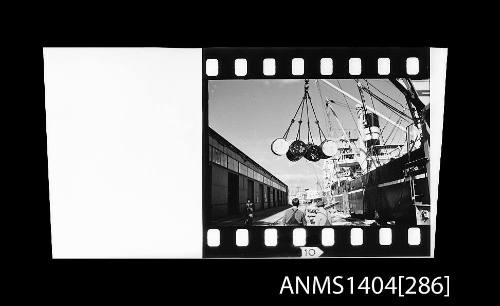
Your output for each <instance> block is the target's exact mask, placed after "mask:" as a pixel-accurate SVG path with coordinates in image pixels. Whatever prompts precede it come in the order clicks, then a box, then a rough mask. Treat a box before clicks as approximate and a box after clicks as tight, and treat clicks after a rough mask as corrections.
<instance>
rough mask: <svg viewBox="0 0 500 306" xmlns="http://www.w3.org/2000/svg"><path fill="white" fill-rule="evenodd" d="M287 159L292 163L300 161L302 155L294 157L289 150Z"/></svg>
mask: <svg viewBox="0 0 500 306" xmlns="http://www.w3.org/2000/svg"><path fill="white" fill-rule="evenodd" d="M286 158H288V160H290V161H293V162H296V161H298V160H299V159H301V158H302V156H301V155H294V154H293V153H292V152H291V151H290V150H288V151H287V152H286Z"/></svg>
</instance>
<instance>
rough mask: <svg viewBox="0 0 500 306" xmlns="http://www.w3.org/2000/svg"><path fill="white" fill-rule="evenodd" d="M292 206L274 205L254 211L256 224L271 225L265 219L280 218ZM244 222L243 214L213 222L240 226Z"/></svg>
mask: <svg viewBox="0 0 500 306" xmlns="http://www.w3.org/2000/svg"><path fill="white" fill-rule="evenodd" d="M290 207H291V206H281V207H273V208H268V209H265V210H259V211H256V212H255V213H254V225H271V224H269V223H268V222H269V221H263V220H273V219H275V218H279V216H280V215H282V214H284V212H285V210H287V209H288V208H290ZM269 218H271V219H269ZM244 223H245V218H244V217H243V216H239V217H233V218H225V219H221V220H216V221H213V222H212V224H215V225H232V226H240V225H244Z"/></svg>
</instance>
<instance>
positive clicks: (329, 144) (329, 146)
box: [320, 139, 338, 157]
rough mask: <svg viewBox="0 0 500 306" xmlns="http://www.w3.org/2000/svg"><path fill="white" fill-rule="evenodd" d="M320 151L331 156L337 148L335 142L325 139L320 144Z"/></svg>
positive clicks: (335, 152)
mask: <svg viewBox="0 0 500 306" xmlns="http://www.w3.org/2000/svg"><path fill="white" fill-rule="evenodd" d="M320 147H321V151H322V152H323V154H324V155H325V156H329V157H332V156H334V155H335V154H337V151H338V148H337V144H336V143H335V142H334V141H333V140H328V139H327V140H325V141H323V142H322V143H321V145H320Z"/></svg>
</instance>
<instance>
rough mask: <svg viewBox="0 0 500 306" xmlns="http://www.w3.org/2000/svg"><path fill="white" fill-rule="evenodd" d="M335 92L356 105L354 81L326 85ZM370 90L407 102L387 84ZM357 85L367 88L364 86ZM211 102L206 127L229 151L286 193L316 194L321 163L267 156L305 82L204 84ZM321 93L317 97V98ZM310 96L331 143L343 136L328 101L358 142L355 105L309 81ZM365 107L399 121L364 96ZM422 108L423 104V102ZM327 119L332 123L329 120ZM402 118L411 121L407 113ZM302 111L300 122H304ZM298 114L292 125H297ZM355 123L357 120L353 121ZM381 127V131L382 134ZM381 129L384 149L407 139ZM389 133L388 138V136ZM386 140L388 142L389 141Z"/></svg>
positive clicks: (293, 130)
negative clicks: (253, 163)
mask: <svg viewBox="0 0 500 306" xmlns="http://www.w3.org/2000/svg"><path fill="white" fill-rule="evenodd" d="M327 81H329V82H331V83H332V84H334V85H336V86H339V82H340V87H341V88H342V89H343V90H345V91H346V92H348V93H349V94H351V95H352V96H354V97H356V98H358V99H360V94H359V91H358V89H357V86H356V83H355V81H354V80H352V79H346V80H336V79H330V80H327ZM367 81H368V82H369V85H370V86H374V87H376V88H377V89H379V90H380V91H381V92H383V93H384V94H386V95H387V96H389V97H391V98H393V99H394V100H395V101H397V102H399V103H401V104H402V105H406V101H405V98H404V96H403V94H402V93H401V92H399V91H398V90H397V89H396V87H394V85H393V84H392V83H390V81H389V80H386V79H374V80H367ZM361 82H362V83H363V84H364V85H366V84H367V83H365V80H361ZM208 91H209V101H208V115H209V126H210V127H211V128H212V129H214V130H215V131H216V132H218V133H219V134H221V135H222V136H223V137H224V138H226V139H227V140H228V141H229V142H231V143H232V144H233V145H235V146H236V147H238V148H239V149H240V150H242V151H243V152H245V153H246V154H247V155H248V156H250V157H251V158H252V159H253V160H255V161H256V162H257V163H259V164H260V165H261V166H263V167H264V168H265V169H267V170H268V171H270V172H271V173H272V174H274V175H275V176H276V177H278V178H279V179H280V180H282V181H283V182H284V183H285V184H287V185H288V187H289V189H290V190H296V188H297V187H300V188H301V189H303V188H309V189H318V184H317V182H318V181H321V178H322V177H323V172H322V166H323V162H322V161H319V162H316V163H314V162H310V161H308V160H306V159H305V158H302V159H300V160H299V161H297V162H291V161H289V160H288V159H287V158H286V156H277V155H275V154H273V153H272V151H271V143H272V142H273V140H275V139H276V138H280V137H282V136H283V134H284V133H285V131H286V129H287V128H288V126H289V124H290V120H291V119H292V118H293V115H294V114H295V111H296V110H297V107H298V106H299V104H300V102H301V100H302V96H303V94H304V80H303V79H274V80H211V81H209V83H208ZM372 91H373V92H375V93H377V94H378V95H379V96H381V97H383V98H384V99H385V100H386V101H388V102H390V104H391V105H393V106H395V107H397V108H398V109H401V110H403V108H402V107H401V106H399V105H398V104H397V103H396V102H394V101H391V100H389V99H387V98H385V97H384V96H383V95H381V94H380V93H378V92H377V90H376V89H375V88H373V87H372ZM320 93H321V95H320ZM309 94H310V96H311V100H312V104H313V106H314V109H315V111H316V115H317V116H318V120H319V121H320V126H321V129H322V130H323V131H324V133H325V134H326V136H327V137H328V138H329V139H332V138H338V137H339V136H341V129H340V127H339V126H338V124H337V123H336V121H335V120H334V117H333V116H332V115H331V111H329V110H328V111H327V110H326V108H325V103H324V102H322V101H321V98H320V96H322V97H323V99H332V100H334V101H335V102H336V105H335V106H334V109H335V112H336V113H337V116H338V117H339V119H340V121H341V122H342V124H343V126H344V129H345V130H346V131H347V132H349V131H350V132H351V136H353V137H355V136H357V131H356V129H355V128H356V125H355V121H354V120H353V116H354V117H355V116H356V112H355V108H354V106H355V103H354V101H352V100H349V98H347V100H348V102H347V103H348V105H349V106H350V110H351V112H352V115H351V113H350V112H349V108H348V107H347V103H346V99H345V98H344V96H343V95H342V94H341V93H340V92H338V91H336V90H335V89H333V88H331V87H329V86H328V85H326V84H325V83H323V82H321V81H317V80H313V79H311V80H310V82H309ZM364 97H365V102H366V103H367V105H368V106H371V107H373V108H374V109H376V110H377V111H380V112H381V113H383V114H384V115H386V116H388V117H389V118H390V119H392V120H394V121H396V120H397V117H396V115H394V114H393V113H392V112H390V111H389V110H388V109H387V108H386V107H385V106H383V105H382V104H381V103H380V102H378V101H377V100H375V99H370V97H369V96H368V95H367V94H365V95H364ZM424 102H425V101H424ZM327 112H329V114H330V119H328V117H327ZM406 113H407V114H408V115H409V113H408V111H406ZM305 115H306V114H305V110H304V117H303V121H304V122H305V121H306V120H305V119H306V117H305ZM299 116H300V111H299V114H298V115H297V118H296V121H298V117H299ZM310 118H311V121H312V122H311V128H312V135H313V137H314V142H315V143H316V144H319V143H320V142H319V136H318V130H317V127H316V125H315V124H314V127H313V122H314V121H315V120H314V116H313V115H312V112H311V111H310ZM355 118H356V117H355ZM356 119H357V118H356ZM304 122H303V123H302V128H301V130H302V140H304V138H306V140H307V134H306V128H305V127H306V125H305V123H304ZM409 124H410V122H409V121H404V122H401V125H403V126H406V125H409ZM384 127H385V128H384ZM380 128H381V129H382V130H383V132H382V137H383V139H387V138H389V141H388V143H403V142H404V140H405V135H404V133H403V132H402V131H400V130H398V129H393V128H392V126H391V125H389V124H388V125H387V126H386V121H385V120H383V119H380ZM297 129H298V123H297V122H296V123H295V124H294V125H293V126H292V128H291V130H290V133H289V136H288V138H287V139H288V140H290V139H292V140H294V139H295V136H296V134H297ZM391 131H392V133H391ZM389 136H390V137H389Z"/></svg>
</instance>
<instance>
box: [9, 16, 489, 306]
mask: <svg viewBox="0 0 500 306" xmlns="http://www.w3.org/2000/svg"><path fill="white" fill-rule="evenodd" d="M175 9H176V8H171V10H170V11H168V12H167V11H165V14H164V15H163V16H150V15H145V14H141V13H139V14H140V15H141V17H142V18H139V17H138V18H137V19H136V18H133V17H126V18H125V17H124V18H123V19H124V20H120V21H127V23H126V24H125V23H123V24H122V23H121V22H118V23H117V22H114V21H113V22H107V21H105V20H107V18H108V17H110V16H111V15H107V14H103V15H101V16H100V18H98V20H99V22H100V23H97V21H96V19H94V18H90V17H89V16H82V17H79V18H77V19H76V20H74V19H73V15H68V16H64V17H63V18H62V20H60V21H59V20H57V21H55V20H53V19H50V18H47V19H43V18H42V19H37V21H42V20H43V21H44V23H43V26H40V25H36V24H35V25H34V27H33V32H32V33H31V34H30V35H29V37H27V38H24V37H23V39H28V38H34V39H33V40H30V42H29V47H30V48H28V49H26V50H29V51H28V54H26V56H24V60H23V62H22V63H21V64H20V66H19V70H20V71H21V72H22V73H23V74H24V76H25V79H23V81H25V80H26V79H29V80H30V81H31V80H32V81H33V82H32V83H29V85H25V84H26V83H24V85H23V86H24V87H25V88H29V90H27V89H25V91H23V92H19V94H20V95H21V97H22V101H25V102H22V107H23V118H24V119H23V121H22V123H23V125H25V126H29V127H28V128H27V133H26V134H24V135H23V139H22V141H23V142H24V143H27V144H28V146H29V148H28V150H26V152H27V155H28V158H26V159H24V162H23V163H24V166H26V169H27V170H26V172H24V181H23V184H24V187H26V186H29V191H25V192H24V193H21V194H20V197H19V198H20V199H21V201H20V202H21V203H22V204H25V205H23V208H25V209H26V210H25V211H28V212H29V213H28V214H27V215H29V217H31V218H28V219H26V218H24V220H23V225H24V224H26V225H27V226H26V227H25V229H27V235H26V236H25V237H24V240H22V242H21V244H23V246H24V247H26V246H27V248H28V250H27V252H26V253H24V254H25V255H27V256H26V257H27V258H26V265H24V266H28V267H29V268H30V269H27V271H25V270H23V272H22V273H21V272H19V273H18V274H17V275H16V276H15V278H13V279H12V283H13V284H14V285H16V287H17V288H20V289H21V290H20V292H19V294H18V295H17V297H18V298H19V299H21V300H22V299H25V298H28V297H31V298H33V297H34V298H36V299H38V300H40V301H42V300H43V301H47V302H53V301H62V302H65V303H73V302H77V301H78V302H86V303H98V302H113V303H117V302H137V303H147V302H152V301H153V300H155V301H158V303H162V304H172V303H176V304H177V303H178V304H181V305H182V304H184V303H188V302H189V303H191V302H193V301H194V300H198V301H199V302H201V303H204V304H205V303H206V304H221V303H222V304H240V303H244V302H250V303H256V304H257V303H260V304H262V305H267V304H275V303H284V304H289V303H292V302H298V303H300V304H302V305H304V303H305V302H314V303H318V305H320V304H322V303H329V304H330V305H332V304H335V303H341V302H349V303H352V302H354V301H356V302H369V303H376V304H378V303H379V302H381V303H382V302H384V303H387V302H388V303H390V304H402V303H403V302H404V303H410V304H417V303H418V304H419V305H421V303H422V302H429V301H431V300H435V301H436V300H437V301H438V302H439V304H442V305H448V304H452V303H453V304H454V303H455V302H457V301H461V300H463V299H464V298H466V297H470V296H472V295H474V297H475V298H476V299H477V300H479V301H480V300H481V299H482V296H483V294H484V293H486V288H485V286H486V284H487V280H486V279H483V278H481V277H480V275H481V274H483V273H484V272H488V270H484V266H481V265H480V263H482V262H484V261H483V260H484V259H485V258H486V257H488V256H489V254H487V253H482V252H481V251H480V250H481V245H482V243H483V242H484V241H483V239H482V237H483V236H482V235H480V234H479V231H480V230H481V229H482V228H483V226H482V225H479V224H477V223H475V222H474V221H473V220H471V219H469V218H468V217H467V216H466V215H464V210H468V209H471V210H476V209H477V210H479V211H480V213H481V214H484V213H485V212H486V211H484V210H481V209H480V206H479V204H478V206H477V208H474V204H475V203H477V202H479V201H482V200H483V199H480V198H479V197H476V196H478V195H479V194H478V193H477V192H476V191H477V189H475V187H473V186H471V180H470V176H469V175H470V174H469V172H466V171H464V156H463V149H464V147H463V145H464V140H465V139H467V138H468V137H470V135H472V134H474V133H475V132H476V131H475V130H473V128H471V121H470V120H473V119H472V118H471V117H474V116H475V115H473V114H472V113H471V112H470V111H472V110H473V107H470V103H472V102H473V101H475V100H476V99H478V98H477V96H476V93H475V92H471V90H469V89H471V88H473V87H474V86H475V85H476V84H473V82H474V79H475V78H482V75H478V74H477V72H472V71H471V68H474V66H475V64H474V61H475V60H474V61H472V60H471V57H474V58H475V59H477V58H479V57H478V55H480V54H477V53H473V52H472V50H471V48H468V45H470V41H466V40H464V37H463V36H460V37H458V38H455V36H454V35H453V33H454V32H455V30H456V31H459V32H460V30H462V28H460V27H459V28H458V29H457V28H454V26H455V25H454V24H453V25H451V24H448V23H447V22H444V21H443V22H440V23H439V24H433V25H430V24H427V25H425V24H423V22H422V20H423V19H422V18H425V19H427V20H428V19H432V18H433V17H439V15H434V14H432V13H431V12H429V11H428V10H425V9H419V10H418V11H415V10H414V9H413V12H414V13H415V14H414V15H411V16H409V15H407V11H404V10H403V11H402V12H401V13H400V14H398V13H393V12H391V15H390V16H391V17H394V18H390V21H387V19H386V18H385V19H384V18H382V19H383V20H385V21H383V20H379V19H372V20H368V21H369V22H368V23H359V20H358V19H357V18H356V20H357V21H352V20H351V19H350V18H347V20H339V17H338V14H334V12H336V11H334V10H327V9H325V10H323V11H322V12H323V13H324V14H325V16H326V20H324V21H323V22H322V23H318V19H324V18H311V17H314V16H312V15H309V17H308V16H304V17H303V19H301V18H302V17H301V16H303V15H307V14H305V13H304V12H303V13H302V14H303V15H301V12H299V11H297V12H294V13H290V14H295V15H293V19H292V20H287V21H283V22H281V21H280V22H274V23H273V24H264V23H263V22H262V21H261V20H262V18H263V17H262V16H260V15H255V16H249V17H247V16H245V17H234V16H233V17H231V16H230V14H228V16H227V17H226V18H217V17H214V18H208V20H204V21H202V22H199V19H198V17H197V16H196V17H193V16H190V15H189V14H187V15H182V16H183V17H182V18H181V19H183V20H182V21H181V22H184V23H182V26H179V24H177V23H175V22H171V21H169V20H170V18H171V17H172V15H173V14H174V13H175ZM320 9H321V8H320ZM352 11H353V12H356V9H353V10H352ZM288 13H289V12H288V11H286V12H284V11H281V12H280V13H278V12H276V13H269V14H268V15H265V16H267V17H269V19H274V18H275V16H277V15H279V14H288ZM386 13H387V12H386ZM428 13H430V15H425V14H428ZM117 14H118V13H117V12H114V13H113V14H112V15H113V16H116V15H117ZM315 14H316V16H317V13H315ZM356 17H360V18H363V17H366V16H365V15H363V16H362V17H361V16H359V15H356ZM417 18H418V19H417ZM120 19H121V18H120ZM143 19H148V20H149V21H148V22H146V23H143V21H142V20H143ZM151 20H152V21H151ZM412 20H419V22H413V21H412ZM176 21H179V20H176ZM101 23H103V24H105V26H104V25H102V26H101ZM187 23H190V24H191V25H192V26H193V27H192V28H190V27H188V26H186V27H183V26H184V24H187ZM238 26H240V27H241V28H240V27H238ZM230 28H233V29H236V30H235V31H233V32H230V31H229V29H230ZM181 30H182V31H181ZM379 33H380V34H379ZM460 33H465V32H460ZM464 41H465V42H464ZM43 46H165V47H210V46H436V47H448V48H449V53H448V67H447V73H446V99H445V118H444V127H443V134H444V136H443V144H442V153H441V156H442V159H441V171H440V172H441V173H440V184H439V202H438V207H439V208H438V215H437V224H438V227H437V232H436V241H437V242H436V248H435V258H434V259H338V258H337V259H318V260H301V261H298V260H217V259H216V260H52V259H51V245H50V214H49V198H48V179H47V158H46V155H47V153H46V134H45V110H44V100H43V98H44V91H43V57H42V47H43ZM28 71H29V73H28ZM31 85H32V86H31ZM28 95H30V96H29V97H28ZM474 127H475V126H474ZM457 130H459V131H460V132H457ZM200 172H201V169H200ZM26 182H27V183H28V184H26ZM485 188H486V187H485ZM24 189H25V190H26V188H24ZM18 202H19V201H18ZM471 207H472V208H471ZM493 240H494V241H495V240H497V239H494V238H493ZM32 264H34V265H35V266H36V268H41V269H36V270H35V269H31V267H32ZM285 275H288V276H292V277H293V276H295V275H303V276H306V275H310V276H314V275H315V276H319V277H320V276H324V275H330V276H335V275H344V276H354V277H358V278H359V277H362V276H397V275H409V276H410V275H411V276H442V275H450V277H451V297H450V298H448V299H445V298H437V299H431V298H430V297H429V296H423V297H409V298H405V299H404V300H401V299H398V298H396V297H388V296H385V297H384V296H378V297H373V296H369V297H365V296H363V295H358V296H356V297H352V296H294V297H290V296H279V289H280V286H281V283H282V281H283V277H284V276H285ZM174 299H175V300H177V301H175V302H174Z"/></svg>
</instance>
